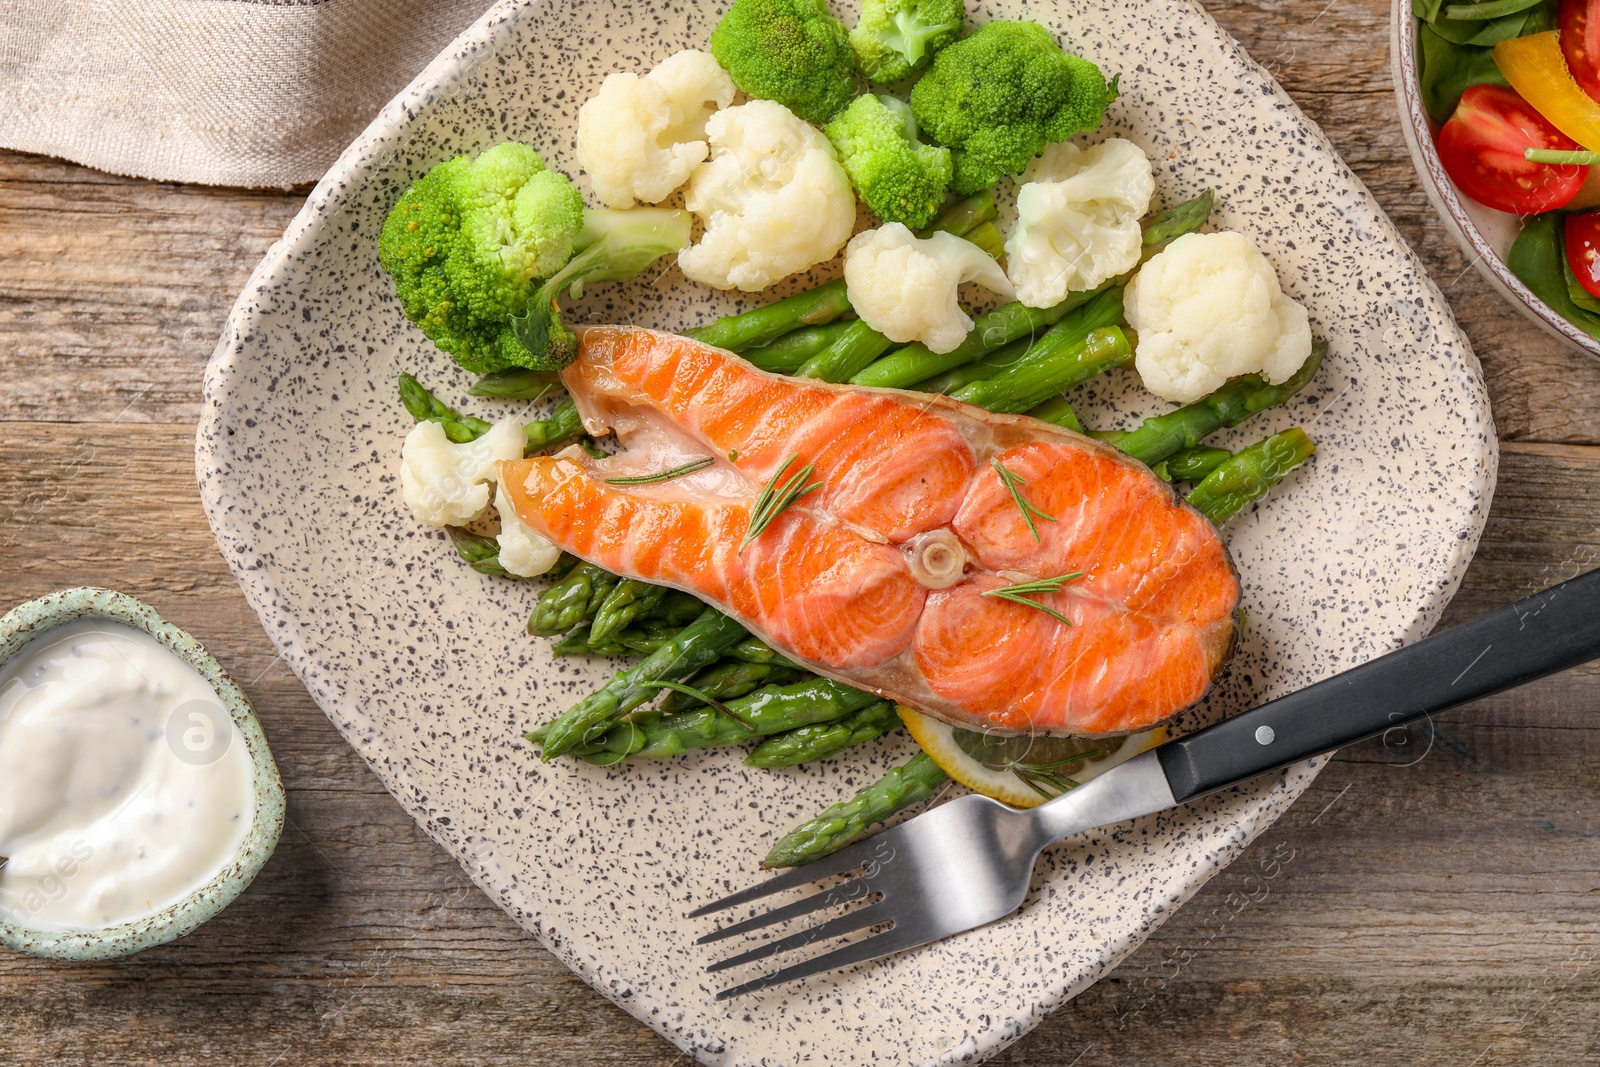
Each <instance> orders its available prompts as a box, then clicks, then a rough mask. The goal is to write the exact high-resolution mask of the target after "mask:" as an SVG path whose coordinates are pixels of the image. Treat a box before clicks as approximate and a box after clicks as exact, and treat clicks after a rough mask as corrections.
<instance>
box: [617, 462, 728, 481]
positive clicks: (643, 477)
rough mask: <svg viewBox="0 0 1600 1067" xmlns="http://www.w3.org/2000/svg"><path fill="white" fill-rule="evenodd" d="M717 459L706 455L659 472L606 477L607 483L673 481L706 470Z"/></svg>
mask: <svg viewBox="0 0 1600 1067" xmlns="http://www.w3.org/2000/svg"><path fill="white" fill-rule="evenodd" d="M716 461H717V457H715V456H706V457H704V458H702V459H695V460H690V461H689V462H688V463H685V464H684V465H683V466H681V467H673V468H672V469H671V470H665V471H662V472H661V473H659V474H634V475H630V476H628V477H626V478H607V479H606V484H607V485H654V484H655V483H657V482H667V481H671V480H672V479H674V478H681V477H683V476H684V475H685V474H693V473H694V472H695V471H699V470H705V469H706V468H707V467H709V466H711V465H712V464H713V463H715V462H716Z"/></svg>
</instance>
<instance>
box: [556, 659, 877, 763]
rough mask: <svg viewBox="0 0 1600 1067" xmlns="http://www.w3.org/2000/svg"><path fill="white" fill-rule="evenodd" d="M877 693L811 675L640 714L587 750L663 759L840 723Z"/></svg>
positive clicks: (609, 759)
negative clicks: (719, 700) (669, 711)
mask: <svg viewBox="0 0 1600 1067" xmlns="http://www.w3.org/2000/svg"><path fill="white" fill-rule="evenodd" d="M877 700H878V697H877V696H876V695H875V694H873V693H868V692H864V691H863V690H860V689H853V688H851V687H850V686H848V685H842V684H840V683H839V682H835V681H833V680H832V679H830V678H808V679H806V680H805V681H803V682H796V683H794V684H793V685H782V686H779V685H769V686H766V687H764V688H762V689H759V690H757V691H756V692H754V693H751V694H750V695H748V696H743V697H739V698H738V699H736V700H730V701H728V702H727V703H726V704H723V705H722V706H721V707H703V708H697V709H695V710H693V711H685V712H680V713H678V714H676V715H662V714H661V713H660V712H651V713H649V714H645V715H635V716H633V717H632V718H631V720H630V721H629V722H627V723H620V724H618V725H616V726H615V727H613V728H612V729H611V730H610V731H609V732H607V734H606V735H605V737H604V738H602V739H601V740H599V741H598V742H597V743H596V744H594V745H593V746H587V747H586V750H585V751H584V752H583V755H584V756H585V758H589V757H590V756H600V757H601V758H600V761H599V762H602V763H614V762H616V760H615V759H614V758H613V757H618V756H620V757H622V758H625V759H662V758H665V757H667V756H677V755H681V754H682V753H684V752H688V751H689V750H691V749H696V748H710V747H713V746H721V745H738V744H743V743H744V742H746V741H749V740H751V739H753V738H757V737H765V736H768V735H770V734H776V733H782V732H783V731H785V730H793V729H795V728H797V727H801V726H806V725H809V724H811V723H817V722H835V721H837V720H839V719H843V718H844V717H845V716H847V715H849V714H851V713H852V712H856V711H860V710H861V709H862V708H864V707H866V706H867V705H869V704H873V703H876V702H877Z"/></svg>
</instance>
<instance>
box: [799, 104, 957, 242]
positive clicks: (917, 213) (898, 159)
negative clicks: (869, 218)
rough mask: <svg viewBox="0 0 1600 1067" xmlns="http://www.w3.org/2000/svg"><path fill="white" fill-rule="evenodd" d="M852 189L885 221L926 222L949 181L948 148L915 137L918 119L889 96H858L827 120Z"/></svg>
mask: <svg viewBox="0 0 1600 1067" xmlns="http://www.w3.org/2000/svg"><path fill="white" fill-rule="evenodd" d="M827 133H828V140H830V141H832V142H833V147H834V149H835V150H836V151H837V152H838V153H839V162H840V163H841V164H842V165H843V166H844V171H845V173H846V174H848V175H850V180H851V181H852V182H854V183H855V187H856V192H858V193H860V194H861V199H862V200H865V201H866V202H867V206H868V207H869V208H871V209H872V211H873V214H875V215H877V216H878V217H879V218H880V219H882V220H883V221H884V222H903V223H905V224H906V225H907V226H909V227H911V228H912V229H913V230H920V229H921V228H922V227H924V226H926V225H927V224H928V223H929V222H930V221H931V220H932V219H933V217H934V215H935V214H937V213H938V211H939V208H940V206H941V205H942V204H943V203H944V194H945V190H946V189H948V188H949V187H950V174H951V164H950V150H949V149H948V148H939V147H936V146H934V145H925V144H923V143H922V142H920V141H918V140H917V120H916V119H915V118H914V117H913V116H912V114H911V108H910V106H908V105H907V104H906V103H905V102H904V101H901V100H896V99H895V98H894V97H892V96H871V95H868V96H858V97H856V99H855V101H854V102H853V103H851V105H850V106H849V107H847V108H845V109H844V110H843V111H841V112H839V114H838V116H837V117H836V118H835V119H834V120H833V121H832V122H830V123H828V129H827Z"/></svg>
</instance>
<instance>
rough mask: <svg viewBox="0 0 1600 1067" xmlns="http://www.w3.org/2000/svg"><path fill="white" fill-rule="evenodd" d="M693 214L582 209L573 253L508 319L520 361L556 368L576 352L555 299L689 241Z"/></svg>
mask: <svg viewBox="0 0 1600 1067" xmlns="http://www.w3.org/2000/svg"><path fill="white" fill-rule="evenodd" d="M693 225H694V216H692V215H690V214H689V213H688V212H687V211H672V210H669V209H667V208H655V207H639V208H627V209H623V210H611V209H602V210H599V211H589V212H585V213H584V217H583V230H582V232H580V233H579V234H578V237H577V240H576V242H575V246H576V248H577V249H578V254H577V255H575V256H573V257H572V260H571V262H569V263H568V264H567V265H566V266H565V267H562V268H561V269H560V270H559V271H557V272H556V273H555V274H554V275H552V276H551V277H550V279H549V280H548V281H546V282H544V284H542V285H540V286H539V289H538V291H537V292H536V293H534V294H533V299H532V300H530V301H529V302H528V306H527V312H526V314H524V315H521V316H519V317H517V318H515V319H513V320H512V328H513V329H514V330H515V333H516V337H517V340H518V341H519V342H520V344H521V346H522V348H523V349H524V351H525V353H526V354H528V355H529V357H530V358H528V359H525V360H523V361H522V362H521V366H524V367H532V368H533V369H535V370H546V369H559V368H561V367H565V366H566V365H567V364H568V363H571V362H572V361H573V360H574V359H576V358H577V355H578V342H577V338H576V337H574V336H573V335H572V334H571V333H570V332H568V330H567V328H566V327H565V326H563V325H562V323H561V313H560V310H559V309H558V308H557V307H556V301H557V300H558V299H560V298H561V297H562V296H563V295H570V296H571V297H572V298H573V299H575V300H576V299H578V298H579V297H581V296H582V295H583V287H584V286H585V285H587V284H589V283H590V282H620V281H622V280H624V279H626V278H631V277H633V276H634V275H635V274H638V273H639V272H640V271H642V270H644V269H645V268H646V267H648V266H649V265H650V264H652V263H654V262H655V261H656V260H658V259H660V258H661V257H662V256H664V255H667V254H669V253H671V252H676V251H678V250H679V249H681V248H683V247H684V246H685V245H687V244H688V243H689V231H690V229H691V228H692V227H693Z"/></svg>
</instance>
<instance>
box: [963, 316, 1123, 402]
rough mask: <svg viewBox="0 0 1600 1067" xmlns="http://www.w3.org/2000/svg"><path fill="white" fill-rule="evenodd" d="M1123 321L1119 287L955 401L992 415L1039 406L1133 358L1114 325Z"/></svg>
mask: <svg viewBox="0 0 1600 1067" xmlns="http://www.w3.org/2000/svg"><path fill="white" fill-rule="evenodd" d="M1121 319H1122V290H1121V286H1112V287H1111V288H1110V289H1107V290H1105V291H1104V292H1102V293H1099V294H1098V295H1096V296H1095V297H1094V298H1093V299H1092V300H1090V301H1089V302H1088V303H1086V304H1084V305H1083V306H1082V307H1080V308H1078V309H1077V310H1076V311H1074V312H1073V313H1072V314H1071V315H1068V316H1066V317H1064V318H1063V319H1062V320H1061V321H1060V322H1058V323H1056V324H1055V325H1054V326H1052V327H1051V328H1050V329H1049V330H1048V331H1046V332H1045V335H1044V336H1043V337H1041V338H1039V340H1037V341H1035V342H1034V343H1033V345H1032V346H1031V347H1030V348H1029V349H1028V351H1027V353H1026V354H1024V355H1023V357H1022V358H1021V359H1019V360H1017V361H1016V362H1015V363H1012V364H1011V365H1010V366H1008V367H1005V368H1003V369H1001V370H1000V371H999V373H997V374H995V375H994V376H993V377H990V378H984V379H981V380H979V381H976V382H973V383H971V384H970V385H965V386H962V387H961V388H960V389H957V390H956V391H955V392H954V393H952V394H951V396H953V397H954V398H955V399H957V400H963V401H966V402H967V403H969V404H976V405H977V406H978V407H981V408H987V409H988V410H990V411H1001V412H1018V411H1027V410H1028V409H1029V408H1032V407H1037V406H1038V405H1040V404H1042V403H1044V402H1045V401H1046V400H1048V399H1050V397H1051V396H1052V395H1054V394H1056V393H1060V392H1063V391H1065V390H1067V389H1069V388H1071V387H1072V386H1074V385H1077V384H1079V383H1081V382H1085V381H1088V380H1089V379H1090V378H1093V377H1094V376H1096V375H1098V374H1102V373H1104V372H1105V371H1108V370H1110V369H1111V368H1112V367H1119V366H1122V365H1123V364H1125V363H1127V362H1128V361H1129V360H1131V359H1132V358H1133V347H1132V345H1131V344H1129V342H1128V338H1127V335H1126V334H1124V333H1123V332H1122V330H1121V329H1120V328H1119V327H1117V326H1116V325H1114V323H1116V322H1119V321H1121Z"/></svg>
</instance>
